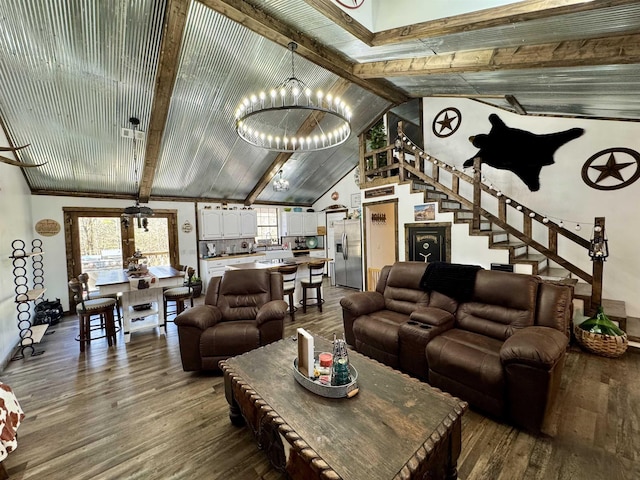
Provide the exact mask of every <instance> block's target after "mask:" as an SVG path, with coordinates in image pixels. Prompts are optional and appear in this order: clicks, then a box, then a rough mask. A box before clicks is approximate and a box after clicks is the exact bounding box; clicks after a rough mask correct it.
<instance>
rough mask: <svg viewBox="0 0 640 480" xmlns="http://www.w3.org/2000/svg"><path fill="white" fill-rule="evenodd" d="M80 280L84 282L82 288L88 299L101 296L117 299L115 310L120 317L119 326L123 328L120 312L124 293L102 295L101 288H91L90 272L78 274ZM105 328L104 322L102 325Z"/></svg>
mask: <svg viewBox="0 0 640 480" xmlns="http://www.w3.org/2000/svg"><path fill="white" fill-rule="evenodd" d="M78 280H80V283H81V284H82V288H83V290H84V295H85V298H86V299H87V300H97V299H99V298H112V299H114V300H115V301H116V306H115V311H116V317H117V318H118V326H119V327H120V328H122V316H121V314H120V309H121V308H122V300H121V297H122V293H108V294H105V295H101V294H100V291H99V290H90V289H89V274H88V273H81V274H80V275H78ZM101 327H102V328H104V324H102V325H101Z"/></svg>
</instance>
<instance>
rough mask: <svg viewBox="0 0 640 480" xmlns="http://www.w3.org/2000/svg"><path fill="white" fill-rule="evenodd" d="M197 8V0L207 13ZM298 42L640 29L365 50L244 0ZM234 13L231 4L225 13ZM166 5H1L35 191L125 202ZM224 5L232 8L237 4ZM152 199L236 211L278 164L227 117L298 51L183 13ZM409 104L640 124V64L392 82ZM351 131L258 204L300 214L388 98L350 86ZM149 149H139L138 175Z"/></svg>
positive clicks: (447, 47)
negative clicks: (217, 204) (515, 108)
mask: <svg viewBox="0 0 640 480" xmlns="http://www.w3.org/2000/svg"><path fill="white" fill-rule="evenodd" d="M203 1H205V0H203ZM246 3H247V4H250V5H253V6H255V7H256V8H259V9H261V10H262V11H263V12H264V13H266V14H267V15H268V16H270V17H273V18H274V19H275V21H274V23H276V24H283V25H286V26H288V27H289V28H290V30H291V31H295V32H300V34H301V35H306V36H307V37H309V38H311V39H312V40H313V41H315V44H316V45H318V46H319V48H326V49H330V50H332V51H333V52H334V54H335V53H337V54H339V55H342V56H343V57H344V58H345V59H346V60H349V61H351V62H356V63H360V62H370V61H381V60H393V59H400V58H411V57H416V56H428V55H432V54H434V53H437V54H444V53H448V52H455V51H460V50H473V49H484V48H500V47H511V46H517V45H525V44H527V45H530V44H541V43H550V42H560V41H564V40H574V39H580V38H588V37H602V36H606V35H612V34H616V35H618V34H621V33H637V32H639V31H640V3H638V2H615V4H614V6H609V7H608V8H599V9H596V10H593V11H589V12H581V13H570V14H565V15H560V16H555V17H550V18H544V19H538V20H532V21H527V22H514V23H506V24H504V25H501V26H494V27H491V28H485V29H478V30H469V31H465V32H462V33H454V34H451V35H445V36H440V37H433V38H422V39H419V40H410V41H407V42H402V43H397V44H390V45H385V46H379V47H369V46H367V45H366V44H365V43H363V42H362V41H360V40H358V39H357V38H355V37H354V36H353V35H352V34H350V33H348V32H347V31H346V30H345V29H343V28H342V27H341V26H339V25H336V24H335V23H333V22H332V21H330V20H329V19H328V18H326V17H325V16H324V15H322V14H320V13H318V12H317V11H316V10H314V9H313V8H312V7H311V6H310V5H309V4H308V3H306V2H305V1H303V0H271V1H268V2H267V1H258V0H253V1H251V2H246ZM229 4H230V5H231V6H233V5H234V2H229ZM165 8H166V1H165V0H139V1H136V2H131V1H130V0H112V1H109V2H105V1H100V0H24V1H21V2H15V1H12V0H0V11H1V12H2V13H1V14H0V86H1V88H0V117H1V118H2V120H3V122H4V124H5V127H6V130H7V133H8V137H9V138H10V139H11V141H12V142H13V143H14V144H15V145H23V144H27V143H29V144H30V146H29V147H28V148H26V149H24V150H22V151H21V152H20V153H19V154H18V158H19V159H20V160H21V161H23V162H25V163H27V164H33V163H42V162H47V164H46V165H45V166H43V167H39V168H30V169H24V171H25V175H26V178H27V181H28V183H29V186H30V187H31V189H32V191H34V192H40V193H43V192H67V193H74V192H77V193H79V194H97V195H105V196H107V195H115V196H134V195H135V194H136V183H137V181H138V180H139V178H136V175H135V174H134V165H133V145H132V141H131V140H130V139H126V138H122V137H121V135H120V130H121V128H122V127H130V125H129V122H128V119H129V117H131V116H137V117H139V118H140V119H141V129H142V130H147V128H148V125H149V121H150V118H149V117H150V115H152V111H153V110H152V105H153V101H154V98H153V94H154V88H155V82H156V73H157V69H158V59H159V57H160V48H161V41H162V39H161V34H162V28H163V22H164V21H165ZM230 8H231V7H230ZM179 53H180V55H179V63H178V65H177V76H176V81H175V85H174V86H173V91H172V92H171V97H170V105H169V110H168V115H167V121H166V124H165V126H164V130H163V132H162V137H161V144H160V145H161V146H160V151H159V156H158V161H157V166H156V170H155V175H154V178H153V183H152V188H151V197H152V198H160V197H162V198H168V197H171V198H191V199H193V198H198V199H228V200H235V201H244V200H245V199H246V198H248V197H249V196H250V195H251V194H252V192H253V189H254V187H255V186H256V185H259V184H260V183H259V182H261V179H263V178H264V176H265V175H266V174H268V172H272V171H273V167H274V161H275V160H276V158H277V153H274V152H268V151H263V150H260V149H258V148H255V147H252V146H249V145H248V144H246V143H244V142H243V141H241V140H239V139H238V137H237V136H236V134H235V131H234V129H233V112H234V111H235V109H236V107H237V104H238V102H239V101H240V100H241V99H242V98H243V97H244V96H245V95H246V94H247V93H250V92H252V91H256V90H258V89H260V88H267V87H269V86H272V85H273V86H275V85H276V84H277V83H280V82H281V81H283V80H284V79H286V78H287V77H289V76H290V74H291V56H290V55H291V54H290V52H289V51H288V50H287V49H286V47H284V46H283V43H282V42H281V41H279V44H278V43H274V42H273V41H271V40H268V39H266V38H264V37H262V36H260V35H258V34H256V33H254V32H253V31H251V30H249V29H248V28H246V27H245V26H243V25H240V24H238V23H236V22H234V21H232V20H230V19H229V18H227V17H225V16H223V15H222V14H220V13H217V12H215V11H213V10H211V9H209V8H208V7H206V6H204V5H203V4H202V3H199V2H196V1H194V2H192V3H191V4H190V8H189V10H188V16H187V19H186V26H185V30H184V38H183V42H182V47H181V50H180V52H179ZM294 61H295V73H296V76H297V77H298V78H300V79H302V80H304V81H305V82H306V83H308V84H309V85H312V86H313V87H314V88H322V89H324V90H327V89H328V88H329V86H331V85H332V84H334V83H335V82H336V81H337V80H339V77H338V76H337V75H336V74H334V73H331V72H329V71H327V70H325V69H323V68H321V67H318V66H316V65H314V64H312V63H311V62H309V61H307V60H305V59H304V58H302V56H301V55H298V54H296V56H295V58H294ZM389 80H390V81H391V82H392V84H393V85H395V86H396V87H397V88H398V89H399V90H401V91H404V92H406V93H407V94H408V95H409V96H411V97H423V96H430V95H465V96H470V97H481V98H482V99H483V101H487V102H490V103H494V104H495V105H497V106H500V107H504V106H505V105H506V104H505V102H504V100H503V96H504V95H507V94H509V95H515V96H516V97H517V99H518V100H519V102H520V103H521V104H522V105H523V106H524V107H525V109H526V110H527V111H529V112H530V113H542V114H544V113H550V114H568V115H586V116H597V117H610V118H626V119H635V120H637V119H640V100H637V99H638V98H640V67H639V66H638V64H636V63H633V64H630V65H602V66H582V67H575V68H539V69H538V68H536V69H528V70H511V71H484V72H474V73H459V74H438V75H429V76H415V77H414V76H399V77H392V78H390V79H389ZM343 98H344V99H345V100H346V101H347V102H348V103H350V104H351V105H352V107H353V118H354V120H353V129H352V130H353V132H354V134H352V137H351V138H350V139H349V141H348V142H347V143H345V144H344V145H342V146H341V147H338V148H336V149H333V150H326V151H322V152H316V153H296V154H294V155H293V156H291V158H290V159H289V160H288V161H287V162H286V163H285V164H284V166H283V173H284V176H285V177H286V178H287V179H288V180H289V181H290V182H291V189H290V190H289V191H288V192H274V191H273V189H272V188H271V186H270V185H267V186H266V188H264V190H261V191H258V192H257V200H256V202H258V203H260V202H290V203H299V204H308V203H312V202H313V201H315V200H316V199H317V198H319V197H320V196H322V195H323V194H324V193H326V192H327V191H328V190H329V189H330V188H331V187H332V186H333V185H334V184H335V183H336V182H337V181H338V180H340V179H341V178H343V177H344V175H345V174H347V173H348V172H349V171H350V170H351V169H352V168H353V167H354V166H355V164H356V163H357V156H358V140H357V133H359V132H360V131H361V130H363V129H364V128H365V127H366V126H367V125H369V124H371V123H372V122H373V121H374V120H375V119H376V118H377V117H379V116H380V115H381V113H382V112H384V111H385V110H386V109H388V108H389V107H391V104H390V102H389V101H387V100H384V99H382V98H380V97H379V96H377V95H375V94H373V93H371V92H369V91H367V90H366V89H364V88H362V87H361V86H356V85H355V84H352V85H351V86H350V87H349V88H348V89H347V91H346V93H345V94H344V95H343ZM144 153H145V145H144V144H143V143H142V142H138V155H137V156H138V168H139V169H140V167H141V165H142V160H143V158H142V157H143V156H144Z"/></svg>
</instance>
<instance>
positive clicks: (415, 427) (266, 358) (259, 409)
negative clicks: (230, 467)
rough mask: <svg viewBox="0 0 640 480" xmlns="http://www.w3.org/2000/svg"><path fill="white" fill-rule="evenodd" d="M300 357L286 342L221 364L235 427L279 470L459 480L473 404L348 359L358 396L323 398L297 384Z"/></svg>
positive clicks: (325, 346)
mask: <svg viewBox="0 0 640 480" xmlns="http://www.w3.org/2000/svg"><path fill="white" fill-rule="evenodd" d="M315 342H316V351H331V342H329V341H327V340H324V339H321V338H319V337H316V339H315ZM296 355H297V345H296V342H295V340H294V339H292V338H286V339H284V340H281V341H279V342H276V343H272V344H270V345H267V346H265V347H262V348H259V349H257V350H253V351H251V352H248V353H245V354H243V355H239V356H237V357H233V358H230V359H228V360H225V361H222V362H220V367H221V368H222V370H223V372H224V383H225V394H226V398H227V401H228V402H229V408H230V414H229V416H230V418H231V421H232V422H233V423H234V425H243V424H244V423H245V422H246V424H248V425H249V427H250V428H251V429H252V431H253V433H254V435H255V437H256V439H257V441H258V444H259V446H260V447H261V448H263V449H264V450H265V452H266V454H267V455H268V457H269V459H270V460H271V463H272V464H273V465H274V467H276V468H277V469H278V470H281V471H284V472H286V473H287V475H288V476H289V477H290V478H294V479H296V478H299V479H305V480H307V479H345V480H371V479H413V478H420V479H422V478H449V479H455V478H457V466H456V464H457V461H458V456H459V455H460V448H461V431H462V427H461V417H462V414H463V413H464V411H465V410H466V408H467V403H466V402H463V401H461V400H459V399H457V398H454V397H452V396H451V395H448V394H446V393H443V392H441V391H440V390H437V389H434V388H432V387H430V386H429V385H427V384H426V383H423V382H420V381H419V380H416V379H414V378H411V377H409V376H408V375H405V374H402V373H400V372H398V371H396V370H393V369H391V368H389V367H387V366H385V365H382V364H381V363H378V362H376V361H374V360H371V359H369V358H367V357H365V356H363V355H360V354H358V353H356V352H354V351H351V350H349V359H350V361H351V363H352V364H353V366H354V367H355V368H356V369H357V371H358V385H359V387H360V391H359V393H358V394H357V395H356V396H354V397H353V398H340V399H329V398H324V397H321V396H319V395H316V394H314V393H312V392H310V391H308V390H306V389H305V388H304V387H302V386H301V385H300V384H298V383H297V382H296V380H295V379H294V374H293V371H292V370H293V360H294V358H295V357H296Z"/></svg>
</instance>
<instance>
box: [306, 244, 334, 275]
mask: <svg viewBox="0 0 640 480" xmlns="http://www.w3.org/2000/svg"><path fill="white" fill-rule="evenodd" d="M309 256H310V257H311V258H325V257H326V256H327V253H326V252H325V251H324V250H310V251H309ZM328 269H329V263H328V262H325V263H324V274H325V275H327V273H328Z"/></svg>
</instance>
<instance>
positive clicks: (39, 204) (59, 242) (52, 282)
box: [31, 195, 198, 310]
mask: <svg viewBox="0 0 640 480" xmlns="http://www.w3.org/2000/svg"><path fill="white" fill-rule="evenodd" d="M132 204H133V202H132V201H131V200H112V199H103V198H76V197H57V196H44V195H34V196H32V197H31V211H32V213H31V214H32V217H33V222H32V224H33V225H35V223H36V222H38V221H39V220H42V219H43V218H51V219H53V220H56V221H57V222H58V223H60V225H63V222H64V215H63V212H62V208H63V207H87V208H92V207H96V208H109V207H117V208H123V209H124V208H125V207H128V206H131V205H132ZM148 205H149V206H150V207H151V208H155V209H167V210H177V211H178V247H179V252H180V263H181V264H183V265H192V266H194V267H195V266H197V265H198V254H197V237H196V229H195V226H196V218H195V208H194V204H193V203H191V202H150V203H149V204H148ZM187 220H188V221H189V223H191V225H192V226H193V227H194V228H193V230H192V231H191V232H190V233H184V232H183V231H182V228H181V227H182V224H183V223H184V222H185V221H187ZM42 241H43V249H44V251H45V252H46V255H45V258H44V271H45V278H44V283H45V287H46V288H47V293H46V295H45V296H46V298H49V299H53V298H59V299H60V300H61V301H62V305H63V307H64V308H65V310H68V308H69V288H68V285H67V282H68V280H69V279H68V278H67V260H66V250H65V238H64V229H62V230H61V231H60V233H58V234H57V235H55V236H53V237H42Z"/></svg>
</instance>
